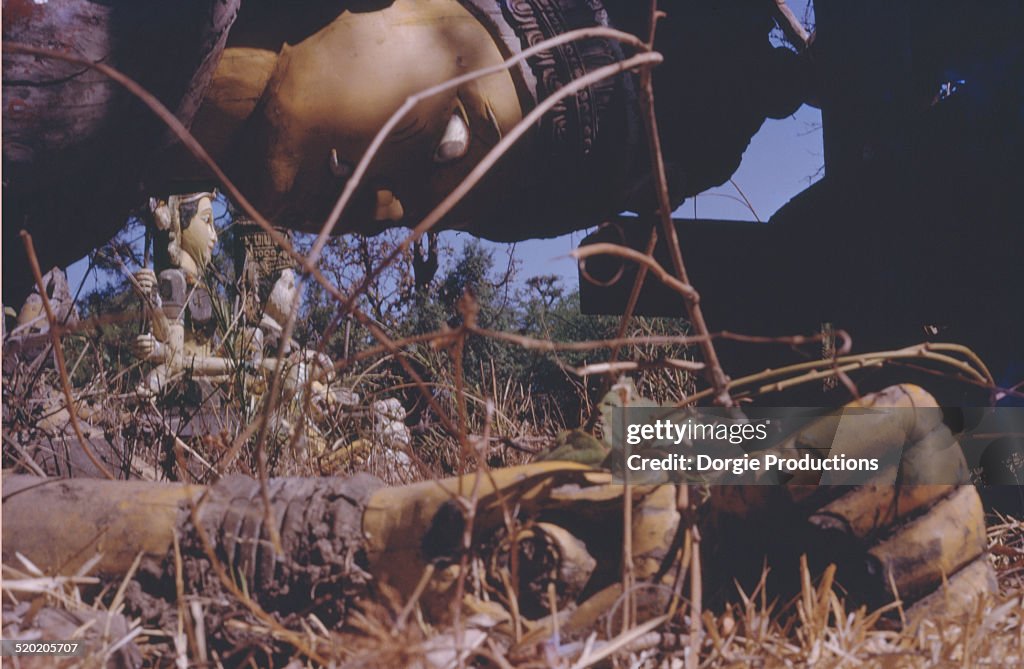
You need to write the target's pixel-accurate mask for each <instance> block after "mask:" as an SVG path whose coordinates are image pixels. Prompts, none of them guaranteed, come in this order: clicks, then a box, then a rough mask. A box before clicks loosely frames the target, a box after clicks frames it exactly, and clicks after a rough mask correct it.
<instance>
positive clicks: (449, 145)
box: [434, 102, 469, 165]
mask: <svg viewBox="0 0 1024 669" xmlns="http://www.w3.org/2000/svg"><path fill="white" fill-rule="evenodd" d="M468 150H469V124H468V123H467V122H466V112H465V110H464V109H463V107H462V103H461V102H460V103H459V106H458V107H457V108H456V109H455V111H454V112H452V115H451V118H449V119H448V125H447V126H445V129H444V135H442V136H441V141H440V142H438V144H437V148H436V149H434V162H435V163H438V164H439V165H444V164H446V163H453V162H455V161H456V160H458V159H459V158H462V157H463V156H464V155H466V151H468Z"/></svg>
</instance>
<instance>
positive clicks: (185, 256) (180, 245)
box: [150, 192, 217, 278]
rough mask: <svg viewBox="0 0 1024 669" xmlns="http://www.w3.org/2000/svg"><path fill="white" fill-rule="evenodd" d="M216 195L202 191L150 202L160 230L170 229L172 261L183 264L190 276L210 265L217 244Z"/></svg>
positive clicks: (168, 248) (168, 242) (175, 263)
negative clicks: (214, 214) (214, 207)
mask: <svg viewBox="0 0 1024 669" xmlns="http://www.w3.org/2000/svg"><path fill="white" fill-rule="evenodd" d="M216 198H217V195H216V193H206V192H203V193H191V194H188V195H172V196H171V197H169V198H168V199H167V202H162V201H155V200H154V201H151V202H150V208H151V209H152V212H153V218H154V222H155V224H156V227H157V229H158V230H162V231H166V232H167V244H166V253H167V260H168V261H169V264H171V265H173V266H175V267H180V268H181V269H182V270H184V272H185V274H186V275H188V276H189V277H191V278H197V277H198V276H199V274H200V273H201V272H202V270H203V268H204V267H206V265H208V264H209V262H210V258H211V256H212V253H213V247H214V246H216V244H217V228H216V226H215V225H214V221H213V201H214V200H215V199H216Z"/></svg>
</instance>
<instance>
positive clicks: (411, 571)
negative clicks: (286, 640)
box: [3, 387, 994, 625]
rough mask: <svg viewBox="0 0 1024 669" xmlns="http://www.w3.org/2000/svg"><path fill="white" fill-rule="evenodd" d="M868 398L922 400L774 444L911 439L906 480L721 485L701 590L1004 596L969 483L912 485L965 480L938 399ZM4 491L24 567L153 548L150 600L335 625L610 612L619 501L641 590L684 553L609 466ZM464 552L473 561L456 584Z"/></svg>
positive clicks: (8, 532)
mask: <svg viewBox="0 0 1024 669" xmlns="http://www.w3.org/2000/svg"><path fill="white" fill-rule="evenodd" d="M864 401H865V402H870V403H873V405H874V406H880V405H883V404H890V405H899V403H901V402H902V403H911V404H912V405H913V407H915V409H920V411H915V412H914V413H913V414H907V413H897V414H891V416H890V417H889V418H884V417H883V418H881V419H879V420H880V421H881V422H880V423H879V424H877V425H875V426H874V428H873V429H872V430H870V431H869V433H859V434H858V433H854V432H851V431H849V430H847V431H843V430H838V431H837V430H836V429H834V426H833V427H832V428H829V427H828V425H827V421H830V420H833V422H834V419H833V418H830V417H826V418H822V419H819V420H818V421H817V422H815V423H812V424H811V425H809V426H808V427H807V428H805V429H803V430H801V431H800V432H799V433H798V434H795V435H794V436H792V437H791V438H790V439H788V440H786V441H784V442H783V443H782V444H781V445H779V446H778V447H776V449H777V450H778V451H779V452H781V451H784V450H786V449H791V450H792V449H797V450H801V451H806V452H812V453H814V452H818V454H819V456H823V455H825V454H827V452H828V449H827V448H826V447H825V442H826V440H827V441H828V443H829V444H831V448H832V449H833V450H835V449H842V450H843V451H844V452H852V451H857V450H861V451H863V452H872V451H875V450H878V449H885V448H896V447H902V448H903V449H904V451H905V453H906V455H905V456H904V458H903V465H905V466H903V467H902V469H901V471H902V472H903V474H902V475H903V477H904V478H903V479H902V481H901V482H898V483H897V484H896V485H889V484H886V485H883V484H877V485H875V484H868V485H862V486H814V485H808V484H809V483H811V481H808V480H806V479H794V481H792V482H791V484H789V485H781V486H713V487H711V489H710V497H709V499H708V503H707V504H706V505H705V506H704V507H703V508H702V513H701V516H700V524H701V531H702V533H703V534H704V537H705V541H704V546H705V550H706V560H705V564H709V569H708V570H707V574H706V575H705V577H706V578H705V580H706V581H707V582H708V586H709V587H708V591H709V592H714V588H715V587H718V588H719V590H721V591H725V590H728V589H729V588H731V587H733V585H732V584H733V579H734V578H735V579H742V577H743V576H744V575H745V574H744V569H746V568H748V567H750V566H751V565H754V566H756V567H757V568H758V569H759V568H760V566H761V565H763V564H764V562H765V561H766V560H767V562H768V564H769V565H771V567H772V569H773V571H775V572H777V573H780V574H783V575H785V574H793V575H794V577H795V578H797V579H798V578H799V576H798V572H797V571H796V565H797V564H799V557H800V556H801V555H804V554H806V555H807V556H808V561H809V563H810V564H811V565H812V568H815V567H817V568H819V569H823V568H824V566H825V565H826V564H829V563H833V564H837V565H838V567H839V570H838V572H837V576H836V579H837V582H838V583H839V584H840V585H842V586H843V587H844V588H845V591H846V593H847V596H848V597H849V598H850V600H856V601H861V602H865V603H869V604H872V605H883V604H886V603H888V602H891V601H892V600H894V599H900V600H901V602H902V604H903V609H904V610H905V611H906V619H907V620H908V621H909V622H911V623H913V622H914V621H916V620H917V619H919V618H920V617H921V616H923V615H932V614H934V613H936V612H939V611H942V610H945V611H950V610H954V611H955V610H960V609H962V608H965V607H968V606H971V605H972V604H973V596H974V595H976V594H978V593H979V592H982V591H986V590H991V589H993V588H994V583H993V579H992V571H991V567H990V566H989V565H988V563H987V557H986V555H985V525H984V517H983V513H982V508H981V504H980V501H979V498H978V495H977V492H976V491H975V490H974V488H973V487H971V486H966V485H921V484H915V480H916V479H915V478H914V477H913V472H914V471H915V467H917V465H914V463H915V462H917V463H920V462H923V463H924V464H922V465H921V467H924V468H926V469H928V470H929V471H931V470H935V469H943V470H946V471H950V472H961V471H965V468H964V464H963V456H962V453H961V452H960V450H959V449H958V448H950V447H949V446H948V442H949V441H950V440H951V439H952V437H951V435H949V434H948V431H946V432H945V435H944V437H945V438H942V439H940V438H939V436H940V435H941V434H942V431H945V430H946V428H945V426H944V425H942V423H941V420H940V419H939V418H937V416H938V414H937V413H936V412H935V411H932V410H931V409H936V408H937V407H935V405H934V402H933V401H931V398H930V397H929V396H928V395H927V394H926V393H924V392H923V391H920V389H915V388H912V387H911V388H907V387H899V388H897V389H890V390H889V391H885V392H883V393H879V394H876V395H872V396H867V397H865V398H864ZM908 415H912V418H910V419H908V418H907V416H908ZM826 435H827V437H826ZM954 443H955V442H954ZM937 444H940V445H941V446H936V445H937ZM3 483H4V486H3V488H4V492H3V495H4V497H3V556H4V563H5V564H8V565H14V564H17V559H16V554H21V555H23V556H25V557H26V558H27V559H28V560H30V561H31V562H32V563H34V564H35V565H37V566H38V567H39V568H40V569H42V570H43V572H45V573H73V572H75V571H76V570H77V569H78V568H80V567H81V565H83V564H84V563H86V562H87V561H88V560H90V559H94V556H95V555H96V554H100V556H101V557H100V558H99V562H98V563H97V564H96V565H95V570H96V571H97V572H99V573H100V575H102V576H107V577H110V578H120V577H123V575H124V574H125V573H127V572H128V571H129V570H130V568H131V566H132V564H133V562H134V561H135V560H136V558H137V556H138V555H139V554H140V553H141V554H142V556H143V559H142V561H141V567H140V568H139V570H138V572H137V575H136V577H135V580H136V582H137V583H138V587H137V588H135V591H136V594H138V595H139V596H140V599H139V601H143V600H145V601H148V602H149V603H150V604H152V603H153V602H158V601H160V600H163V601H165V602H172V601H173V600H174V599H175V593H176V589H175V579H176V578H178V577H179V570H180V578H181V580H182V581H183V588H184V592H186V593H197V594H202V595H204V596H205V597H211V598H213V599H215V600H218V599H219V600H221V601H224V600H225V599H226V598H225V597H220V596H219V595H223V594H225V593H226V590H227V589H226V588H225V587H224V583H223V578H224V577H225V576H224V575H227V578H230V579H232V581H233V583H234V586H235V587H236V588H237V590H239V591H241V592H244V593H247V595H248V596H250V597H251V598H252V599H253V600H255V601H256V602H258V603H259V605H260V606H261V607H262V608H263V609H265V610H267V611H271V612H274V613H276V614H278V615H280V616H282V617H283V618H287V617H288V616H289V615H291V614H298V615H305V614H306V613H309V612H315V613H316V614H317V616H318V617H319V618H320V619H321V620H322V621H323V622H325V623H326V624H328V625H339V624H343V622H344V620H345V618H346V614H347V611H348V609H349V606H350V604H351V603H352V602H354V601H355V600H357V599H359V598H360V597H363V596H372V595H373V594H374V593H375V592H377V593H379V592H380V590H379V587H380V586H381V584H387V586H389V587H390V588H392V589H393V590H394V591H397V592H398V594H399V595H400V596H401V598H402V599H403V601H404V600H407V599H408V598H409V597H411V596H412V595H413V593H417V596H419V598H420V599H419V602H420V604H421V605H422V606H423V609H424V612H425V614H426V615H427V617H428V618H429V619H433V620H442V619H444V618H445V617H446V616H447V615H448V614H449V613H450V612H451V610H452V609H451V604H452V601H453V598H454V597H455V596H456V593H458V592H464V593H465V596H466V598H467V599H466V603H467V605H469V604H472V602H476V603H477V604H480V602H487V600H489V602H487V603H488V604H489V605H490V607H491V608H490V609H489V610H492V611H493V610H494V606H495V605H498V606H499V608H504V609H506V610H510V609H512V608H515V609H516V610H517V611H519V613H520V614H521V615H523V616H524V617H526V618H530V619H534V620H536V619H540V618H542V617H543V616H545V615H547V614H548V613H550V611H551V605H552V604H554V605H555V606H557V607H558V610H560V611H566V610H570V609H576V610H578V611H580V612H583V611H587V610H594V609H597V611H596V613H594V614H593V615H602V614H605V613H607V607H595V606H590V605H589V604H590V602H588V600H592V599H593V598H594V597H597V596H603V597H607V591H608V589H609V588H614V587H615V586H616V584H617V583H618V582H619V579H620V576H621V573H622V571H621V567H622V564H621V561H622V546H623V542H624V540H625V538H626V537H625V536H624V535H623V530H622V518H623V513H622V512H623V504H624V501H625V498H624V495H625V494H626V490H629V494H630V496H631V500H632V505H633V513H632V526H631V527H630V528H629V532H630V536H629V540H630V545H631V548H632V553H631V557H632V560H633V573H634V576H635V578H636V579H638V581H644V580H652V579H655V578H657V577H658V576H659V575H662V574H672V573H674V570H672V569H670V568H668V567H669V566H670V565H669V563H670V562H671V561H672V560H674V559H676V558H677V557H678V550H679V546H680V543H679V542H678V540H677V531H678V529H679V520H680V514H679V512H678V510H677V509H676V486H675V485H672V484H661V485H634V486H630V487H629V488H626V487H624V486H622V485H619V484H616V483H613V482H612V474H611V473H610V472H607V471H600V470H593V469H589V468H587V467H585V466H583V465H579V464H574V463H567V462H541V463H535V464H532V465H526V466H522V467H516V468H509V469H501V470H495V471H492V472H489V473H480V474H469V475H466V476H463V477H462V478H450V479H443V480H440V481H426V482H422V483H417V484H413V485H408V486H401V487H393V488H389V487H384V486H383V485H382V484H381V483H380V482H379V481H378V480H376V479H374V478H373V477H370V476H366V475H358V476H355V477H353V478H349V479H335V478H318V479H272V480H270V481H268V482H267V483H266V485H267V492H268V495H269V499H270V500H271V506H272V509H271V510H270V512H269V513H268V512H267V510H266V509H265V508H264V506H263V502H262V499H263V497H262V493H261V489H260V483H259V482H258V481H255V480H253V479H249V478H246V477H241V476H230V477H225V478H224V479H222V480H221V481H219V482H218V483H217V484H215V485H213V486H210V487H204V486H190V485H183V484H159V483H148V482H119V481H98V480H85V479H77V480H59V479H42V478H37V477H28V476H17V475H7V476H5V478H4V481H3ZM473 500H475V504H473V503H472V501H473ZM471 510H472V513H471ZM268 520H272V522H273V523H275V530H276V532H271V531H270V529H269V528H268V526H267V522H268ZM470 523H471V525H470ZM197 526H198V527H200V528H202V531H201V532H200V531H197ZM468 527H471V530H469V529H467V528H468ZM275 535H276V536H277V537H279V539H280V544H279V547H280V550H281V552H280V553H278V552H277V551H276V550H275ZM467 549H468V555H467ZM176 550H177V551H178V552H179V554H180V563H178V562H177V561H176V557H177V556H176ZM464 557H465V558H466V560H467V563H468V564H476V565H477V566H479V567H481V569H478V570H475V574H476V575H475V576H474V577H473V578H472V579H470V580H471V581H472V582H471V583H470V584H468V585H466V586H465V589H460V588H458V587H456V583H457V581H458V570H459V564H460V561H462V560H463V558H464ZM474 560H476V561H477V562H475V563H474V562H472V561H474ZM214 561H216V563H215V562H214ZM179 564H180V566H179ZM215 565H216V567H218V568H219V569H218V568H214V567H215ZM218 572H219V573H218ZM748 592H749V590H748ZM771 594H772V595H775V594H785V593H784V592H783V591H781V590H777V591H774V592H772V593H771ZM726 596H727V595H726ZM552 597H553V598H554V601H552ZM147 598H148V599H147ZM513 598H514V599H515V601H512V600H513ZM141 606H142V604H140V607H141ZM143 608H144V607H143ZM471 608H472V607H471ZM478 609H479V607H478ZM169 610H172V611H173V607H169ZM157 613H158V612H157ZM211 620H212V619H211Z"/></svg>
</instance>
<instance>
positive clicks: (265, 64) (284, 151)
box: [186, 0, 522, 231]
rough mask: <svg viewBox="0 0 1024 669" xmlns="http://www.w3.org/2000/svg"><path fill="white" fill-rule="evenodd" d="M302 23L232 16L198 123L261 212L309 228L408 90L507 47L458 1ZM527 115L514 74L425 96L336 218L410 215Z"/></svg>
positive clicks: (257, 13)
mask: <svg viewBox="0 0 1024 669" xmlns="http://www.w3.org/2000/svg"><path fill="white" fill-rule="evenodd" d="M376 4H378V5H379V4H381V3H376ZM300 22H301V19H298V18H296V17H295V16H294V15H293V13H289V12H286V11H284V10H282V9H278V8H272V7H261V6H257V8H255V9H254V10H252V14H250V15H249V17H248V18H247V17H246V16H245V15H244V14H243V16H241V17H240V19H239V22H238V25H236V26H235V28H234V31H233V33H232V42H231V45H230V46H229V48H228V50H227V51H226V52H225V54H224V56H223V58H222V62H221V65H220V66H219V68H218V70H217V73H216V75H215V79H214V82H213V84H212V86H211V90H210V92H209V94H208V96H207V99H206V102H205V103H204V106H203V108H202V109H201V111H200V113H199V115H198V117H197V119H196V121H195V123H194V124H193V132H194V133H195V134H196V135H197V137H198V138H199V139H200V141H201V142H203V143H204V144H205V145H207V146H209V147H210V148H211V149H212V150H213V152H214V155H215V156H216V157H217V158H218V159H219V160H223V161H226V163H227V164H228V165H229V166H230V169H229V170H228V171H229V173H230V174H231V175H232V176H233V177H236V178H237V179H238V181H239V183H240V185H241V186H242V188H243V190H244V191H245V192H246V193H248V194H251V196H252V197H253V198H254V201H255V203H256V205H257V207H258V208H259V209H260V210H261V211H262V212H263V213H265V214H267V215H269V216H271V217H273V218H275V219H276V220H277V221H279V222H283V223H287V224H288V225H292V226H294V225H296V224H297V225H299V226H300V227H306V228H307V229H314V230H315V229H317V228H318V227H319V223H320V222H321V221H322V219H323V218H324V217H325V216H326V215H327V213H328V212H329V211H330V208H331V206H332V205H333V204H334V201H335V200H336V198H337V197H338V195H339V194H340V193H341V190H342V188H343V187H344V185H345V183H346V181H347V179H348V178H349V177H350V176H351V174H352V171H353V170H354V168H355V166H356V164H357V163H358V162H359V160H360V158H362V156H363V154H364V153H365V152H366V150H367V148H368V147H369V145H370V143H371V141H372V140H373V138H374V136H375V135H376V133H377V132H378V130H380V128H381V127H382V126H383V125H384V124H385V123H386V122H387V121H388V119H389V117H390V116H391V114H392V113H393V112H394V111H395V110H396V109H398V108H399V107H400V106H401V105H402V103H403V102H405V100H406V98H408V97H409V96H410V95H412V94H414V93H416V92H418V91H420V90H421V89H424V88H426V87H429V86H433V85H436V84H440V83H442V82H444V81H446V80H448V79H450V78H453V77H456V76H459V75H462V74H465V73H467V72H470V71H473V70H477V69H480V68H483V67H487V66H491V65H495V64H498V63H500V62H501V61H502V60H504V58H505V56H503V55H502V53H501V51H500V50H499V47H498V44H497V43H496V42H495V40H494V39H493V38H492V37H491V35H490V33H489V32H488V31H487V29H486V28H485V27H484V26H483V24H482V23H481V22H480V20H478V19H477V18H476V17H475V16H474V15H473V14H471V13H470V12H469V11H468V10H467V9H466V8H465V7H463V6H462V5H461V4H460V3H459V2H455V1H454V0H441V1H431V2H422V1H420V0H395V1H394V2H392V3H390V4H387V5H386V6H382V7H381V8H380V9H378V10H376V11H354V10H353V11H343V12H341V13H340V14H338V15H337V16H336V17H335V18H334V19H333V20H330V21H328V22H326V23H325V24H324V25H322V26H320V27H319V28H318V29H316V30H312V31H309V34H303V35H301V36H297V35H296V34H295V33H296V31H297V30H299V28H298V24H299V23H300ZM268 33H271V34H268ZM257 100H258V101H259V104H256V103H257ZM521 117H522V107H521V104H520V92H519V91H518V90H517V87H516V84H515V82H514V81H513V76H512V75H511V74H509V73H508V72H500V73H497V74H493V75H490V76H487V77H485V78H483V79H479V80H476V81H473V82H470V83H467V84H464V85H462V86H460V87H458V88H456V89H453V90H450V91H446V92H444V93H442V94H440V95H436V96H432V97H430V98H427V99H425V100H423V101H422V102H421V103H419V104H418V105H416V107H415V108H414V109H412V111H411V112H410V113H409V114H408V115H407V116H406V117H405V118H404V119H403V120H402V122H401V123H400V124H399V125H398V126H397V127H396V129H395V131H394V132H392V133H391V134H390V135H389V136H388V138H387V139H386V140H385V142H384V144H383V146H382V147H381V150H380V152H379V154H378V156H377V158H376V159H375V160H374V161H373V163H372V165H371V167H370V170H369V172H368V174H367V176H366V178H365V179H364V180H363V185H362V187H361V188H360V190H359V191H358V193H357V197H356V201H355V202H354V203H353V206H352V207H351V211H349V212H347V215H346V218H345V219H344V220H343V223H342V227H343V228H345V229H351V228H360V229H363V230H367V231H376V230H379V229H381V227H382V225H385V224H393V223H396V222H402V221H404V220H407V219H413V222H415V220H416V219H418V218H419V217H422V216H423V215H425V214H426V213H428V212H429V211H430V209H431V208H432V207H433V206H434V205H435V204H436V203H437V201H438V200H439V198H438V195H439V194H445V193H448V192H449V191H451V190H452V188H454V187H455V186H456V185H457V184H458V183H459V182H460V181H461V180H462V179H463V177H465V175H466V174H467V173H468V171H469V170H470V169H471V168H472V167H473V166H474V165H475V164H476V163H477V162H478V161H479V160H480V158H481V157H482V156H483V155H484V154H485V153H486V152H487V151H488V150H489V149H490V148H491V147H492V146H493V145H494V144H495V143H496V142H497V141H498V140H499V139H500V137H501V136H502V135H503V134H504V133H507V132H508V131H509V129H511V128H512V127H513V126H514V125H515V123H516V122H518V121H519V120H520V119H521ZM188 176H190V175H188V174H187V173H186V177H188ZM481 196H483V194H481Z"/></svg>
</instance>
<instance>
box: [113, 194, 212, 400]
mask: <svg viewBox="0 0 1024 669" xmlns="http://www.w3.org/2000/svg"><path fill="white" fill-rule="evenodd" d="M215 198H216V194H215V193H208V192H202V193H192V194H189V195H172V196H170V197H169V198H168V199H167V201H166V202H164V201H157V200H151V201H150V211H151V213H152V223H153V226H154V227H155V233H156V237H157V239H158V242H157V244H156V253H155V256H156V263H155V264H156V267H157V268H158V269H159V270H160V272H159V276H158V275H157V274H156V272H154V270H151V269H141V270H139V271H137V272H136V273H135V275H134V278H135V283H136V288H137V290H138V291H139V292H140V293H141V296H142V298H143V301H144V303H145V304H146V306H147V308H148V310H149V312H150V315H151V316H152V331H151V332H148V333H145V334H140V335H138V336H137V337H136V338H135V341H134V342H132V353H133V354H134V355H135V356H136V357H138V358H140V359H142V360H147V361H150V362H156V363H158V364H157V367H156V368H155V369H153V370H152V371H151V372H150V373H149V375H147V377H146V380H145V381H144V382H143V384H142V386H141V387H140V388H139V392H140V394H142V395H152V394H153V393H156V392H158V391H159V390H160V389H161V388H163V387H164V386H165V385H166V383H167V382H168V381H169V380H170V379H171V378H173V377H175V376H177V375H178V374H180V373H182V372H184V371H185V370H191V371H192V373H193V374H195V375H197V376H203V377H213V378H216V377H223V376H224V375H226V374H227V373H228V372H229V370H230V369H231V361H229V360H227V359H225V358H222V357H217V356H214V355H212V350H211V349H212V337H211V333H210V325H211V321H212V317H213V306H212V303H211V300H210V293H209V291H208V290H207V288H206V286H205V285H204V283H203V276H202V273H203V269H204V268H205V267H206V266H207V265H208V264H209V262H210V258H211V254H212V253H213V248H214V246H215V245H216V244H217V229H216V227H215V225H214V221H213V218H214V217H213V201H214V199H215ZM154 289H157V290H156V291H155V292H154Z"/></svg>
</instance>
